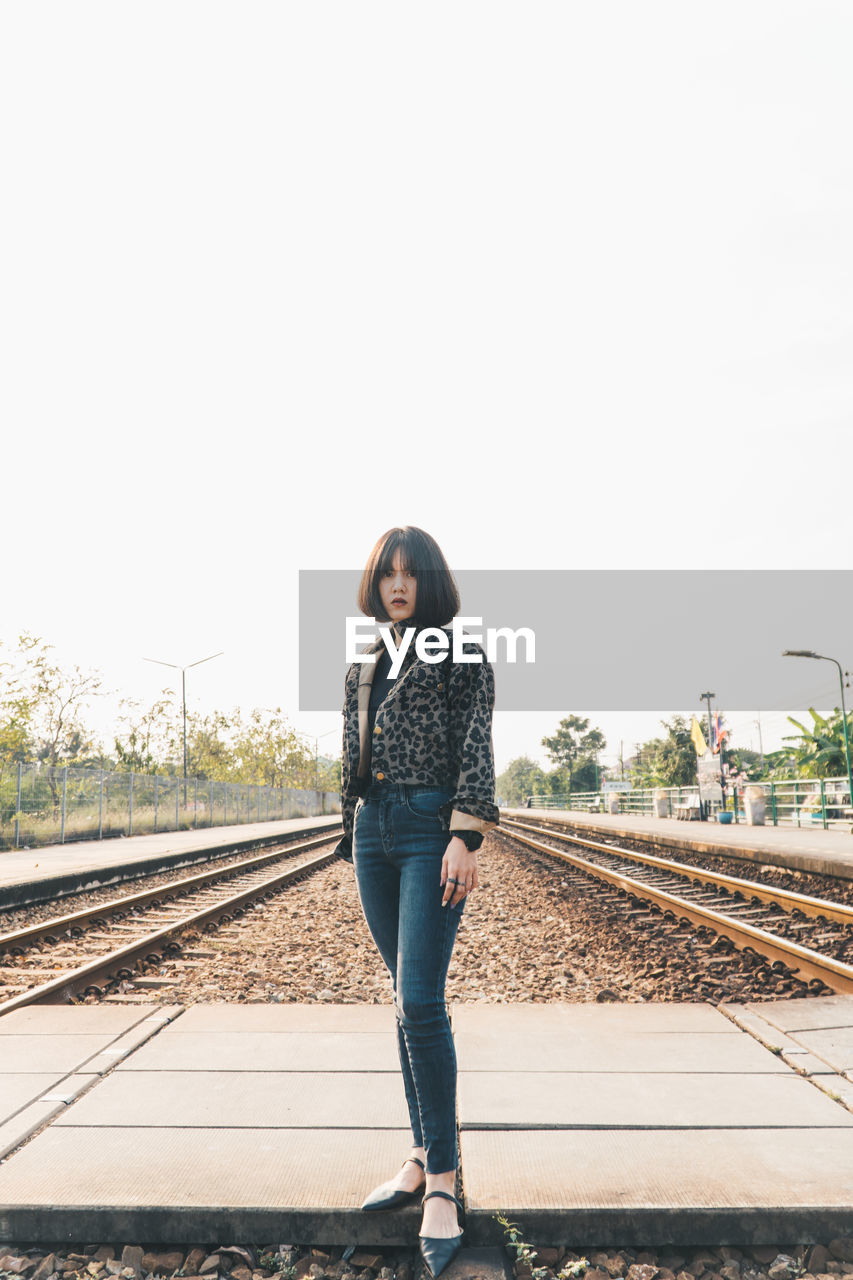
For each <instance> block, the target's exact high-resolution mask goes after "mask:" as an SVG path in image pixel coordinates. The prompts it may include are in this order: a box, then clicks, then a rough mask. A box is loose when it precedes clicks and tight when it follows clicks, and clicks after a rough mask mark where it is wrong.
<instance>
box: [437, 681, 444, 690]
mask: <svg viewBox="0 0 853 1280" xmlns="http://www.w3.org/2000/svg"><path fill="white" fill-rule="evenodd" d="M438 687H439V689H443V688H444V681H443V680H439V682H438Z"/></svg>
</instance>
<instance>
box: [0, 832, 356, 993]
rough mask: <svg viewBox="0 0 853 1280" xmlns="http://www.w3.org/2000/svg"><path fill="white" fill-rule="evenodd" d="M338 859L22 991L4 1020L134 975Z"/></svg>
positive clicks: (289, 873) (295, 871) (293, 870)
mask: <svg viewBox="0 0 853 1280" xmlns="http://www.w3.org/2000/svg"><path fill="white" fill-rule="evenodd" d="M327 843H328V842H327ZM336 857H337V855H336V854H335V853H334V851H332V852H331V853H324V854H321V856H320V857H319V858H314V859H313V860H312V861H310V862H302V863H300V864H299V865H298V866H296V867H288V868H287V870H286V871H282V872H279V873H278V874H277V875H275V876H272V877H270V878H269V879H268V880H263V881H261V882H260V883H258V884H255V885H250V886H249V887H248V888H245V889H242V890H241V891H240V892H239V893H236V894H234V895H233V896H232V897H230V898H223V899H222V900H221V901H220V902H216V903H213V904H212V905H209V906H206V907H203V908H201V910H199V911H195V912H193V913H192V915H189V916H184V917H182V918H181V919H179V920H172V921H170V922H169V923H168V924H166V925H163V926H162V927H161V928H159V929H155V930H154V931H153V932H152V933H148V934H145V935H144V936H143V937H142V938H137V939H135V940H134V941H133V942H129V943H128V944H127V945H126V946H124V947H119V948H118V949H117V950H115V951H111V952H109V953H108V954H107V955H103V956H97V957H96V958H95V959H94V960H90V961H88V962H87V963H86V964H83V965H80V966H79V967H78V968H77V969H72V970H71V971H70V972H69V973H65V974H62V975H60V976H59V977H57V978H51V979H49V980H48V981H47V982H42V983H40V984H39V985H38V986H37V987H32V988H31V989H30V990H29V991H22V992H21V993H20V994H19V995H17V996H12V997H11V998H10V999H9V1000H5V1001H3V1002H2V1003H0V1017H1V1016H2V1015H3V1014H5V1013H11V1012H12V1010H13V1009H21V1008H24V1007H25V1006H26V1005H29V1004H37V1003H39V1002H40V1001H46V1002H48V1003H59V1002H60V1000H62V999H63V998H65V999H68V998H69V997H70V996H72V995H74V994H76V992H78V991H81V990H82V991H83V992H84V994H85V991H86V990H88V989H89V987H94V986H96V985H97V982H96V980H97V979H104V978H111V977H121V976H122V975H123V974H124V973H125V971H126V972H127V973H128V975H130V974H132V972H133V970H132V968H131V967H130V966H131V965H132V964H133V963H135V961H137V960H139V959H145V958H147V957H148V956H149V955H151V954H152V953H157V954H159V955H162V954H163V952H164V951H165V950H167V949H168V948H167V947H166V944H167V943H168V942H169V940H170V939H171V938H172V937H173V936H174V935H175V934H178V933H183V932H184V931H185V930H187V929H189V928H194V927H196V926H198V925H202V924H205V923H208V922H209V921H211V920H212V919H214V918H215V917H219V919H220V920H221V919H222V918H223V917H225V918H226V919H227V920H230V919H231V916H232V915H233V914H234V913H235V912H241V911H242V910H243V909H244V908H245V906H246V905H247V904H248V903H249V902H251V901H252V900H253V899H255V898H260V897H265V896H266V895H267V894H269V893H270V892H272V891H273V890H274V889H277V888H279V887H280V886H281V885H283V884H287V883H288V882H289V881H291V880H297V879H299V878H301V877H302V876H304V875H306V874H310V873H311V872H314V871H319V870H320V868H321V867H324V866H326V865H327V863H329V862H333V861H334V860H335V859H336Z"/></svg>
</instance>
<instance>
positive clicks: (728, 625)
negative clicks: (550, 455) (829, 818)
mask: <svg viewBox="0 0 853 1280" xmlns="http://www.w3.org/2000/svg"><path fill="white" fill-rule="evenodd" d="M454 577H455V578H456V581H457V584H458V586H459V591H460V595H461V597H462V608H461V609H460V612H459V615H458V616H459V618H460V619H464V624H463V627H462V630H463V631H464V632H465V634H466V635H468V636H469V637H471V638H474V639H477V640H478V642H479V643H480V644H482V646H483V648H484V649H488V652H489V654H490V661H491V664H492V667H493V669H494V673H495V709H496V710H499V711H560V712H567V711H658V710H671V709H677V708H690V707H696V706H697V705H698V699H699V694H700V693H701V692H704V691H705V690H710V691H713V693H714V695H715V699H716V702H717V704H718V705H719V706H721V707H724V708H726V709H727V710H733V711H736V710H748V709H755V708H762V707H768V708H770V707H779V708H797V707H805V706H807V705H809V703H811V702H813V701H814V697H813V691H814V690H815V689H819V688H826V689H827V690H828V691H829V692H828V696H827V698H825V699H824V700H823V703H822V704H820V703H818V704H816V705H823V706H824V707H829V706H836V705H840V690H839V681H838V668H837V667H835V666H834V664H831V663H826V662H815V661H811V660H807V659H803V658H791V657H782V650H783V649H806V650H812V651H814V652H816V653H818V654H821V655H824V656H826V657H830V658H835V659H837V660H838V661H839V662H840V663H841V666H842V668H844V669H848V668H851V667H853V625H851V624H852V623H853V609H851V600H853V570H829V569H827V570H811V569H809V570H787V569H778V570H776V569H735V570H717V569H706V570H682V569H672V570H668V569H648V570H636V569H630V570H629V569H625V570H623V569H603V570H602V569H530V570H526V569H509V570H500V569H476V570H468V571H465V570H454ZM360 579H361V570H346V569H304V570H301V571H300V574H299V710H300V711H323V712H329V711H338V712H339V711H340V710H341V707H342V705H343V697H344V676H345V674H346V670H347V667H348V665H349V661H350V660H351V659H350V660H348V658H347V636H348V633H349V634H350V636H352V634H353V629H354V628H356V627H357V628H358V635H359V642H358V643H357V644H356V646H355V652H356V653H360V652H362V651H363V650H364V649H365V648H366V645H367V643H368V641H369V640H370V639H372V638H378V637H379V629H378V628H379V624H378V623H374V624H373V625H371V624H370V623H369V622H368V619H367V618H365V617H364V615H363V614H361V613H360V612H359V609H358V607H357V605H356V603H355V600H356V593H357V590H358V584H359V582H360ZM348 619H349V623H348V621H347V620H348ZM450 623H451V619H447V622H446V624H445V625H448V626H449V625H450ZM490 631H491V632H492V633H497V634H494V635H493V638H494V646H493V650H494V651H492V649H490V648H489V644H488V642H489V633H490ZM501 631H503V632H504V633H505V634H504V636H503V637H502V636H501V635H500V632H501ZM509 633H515V642H514V643H513V640H512V638H511V636H510V635H509ZM531 635H532V637H533V641H532V643H531V641H530V636H531ZM513 649H514V655H513ZM468 652H469V653H470V650H468ZM513 656H514V660H512V659H513ZM531 657H532V659H533V660H532V661H531V660H529V659H530V658H531ZM833 688H834V689H835V693H834V695H833V694H832V692H831V690H832V689H833ZM810 691H811V692H810ZM847 696H848V702H853V698H850V696H849V695H847ZM848 709H849V707H848Z"/></svg>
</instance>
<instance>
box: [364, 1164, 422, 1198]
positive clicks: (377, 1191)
mask: <svg viewBox="0 0 853 1280" xmlns="http://www.w3.org/2000/svg"><path fill="white" fill-rule="evenodd" d="M409 1161H411V1162H412V1163H413V1164H419V1165H420V1166H421V1168H422V1169H423V1170H424V1173H426V1169H425V1167H424V1162H423V1160H419V1159H418V1157H417V1156H409V1157H408V1158H407V1159H406V1160H404V1161H403V1164H402V1165H401V1166H400V1168H401V1169H402V1168H403V1166H404V1165H407V1164H408V1163H409ZM422 1191H423V1183H421V1185H420V1186H419V1187H418V1188H417V1189H416V1190H415V1191H398V1190H394V1189H393V1188H392V1186H391V1179H390V1178H389V1180H388V1181H387V1182H383V1183H382V1184H381V1185H380V1186H378V1187H374V1188H373V1190H372V1191H371V1193H370V1195H369V1196H368V1197H367V1199H366V1200H365V1202H364V1204H363V1205H362V1206H361V1207H362V1209H368V1210H372V1209H399V1208H401V1207H402V1206H403V1205H404V1204H409V1202H410V1201H412V1200H414V1199H415V1198H416V1197H417V1196H419V1195H420V1194H421V1192H422Z"/></svg>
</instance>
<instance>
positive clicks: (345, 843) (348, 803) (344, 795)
mask: <svg viewBox="0 0 853 1280" xmlns="http://www.w3.org/2000/svg"><path fill="white" fill-rule="evenodd" d="M357 803H358V796H357V795H355V794H352V793H351V791H350V767H349V757H348V754H347V720H346V715H344V733H343V747H342V749H341V819H342V821H343V824H344V834H343V836H342V837H341V839H340V841H339V842H338V844H337V845H336V846H335V854H336V855H337V857H339V858H343V860H344V862H352V860H353V857H352V832H353V825H354V819H355V806H356V804H357Z"/></svg>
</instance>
